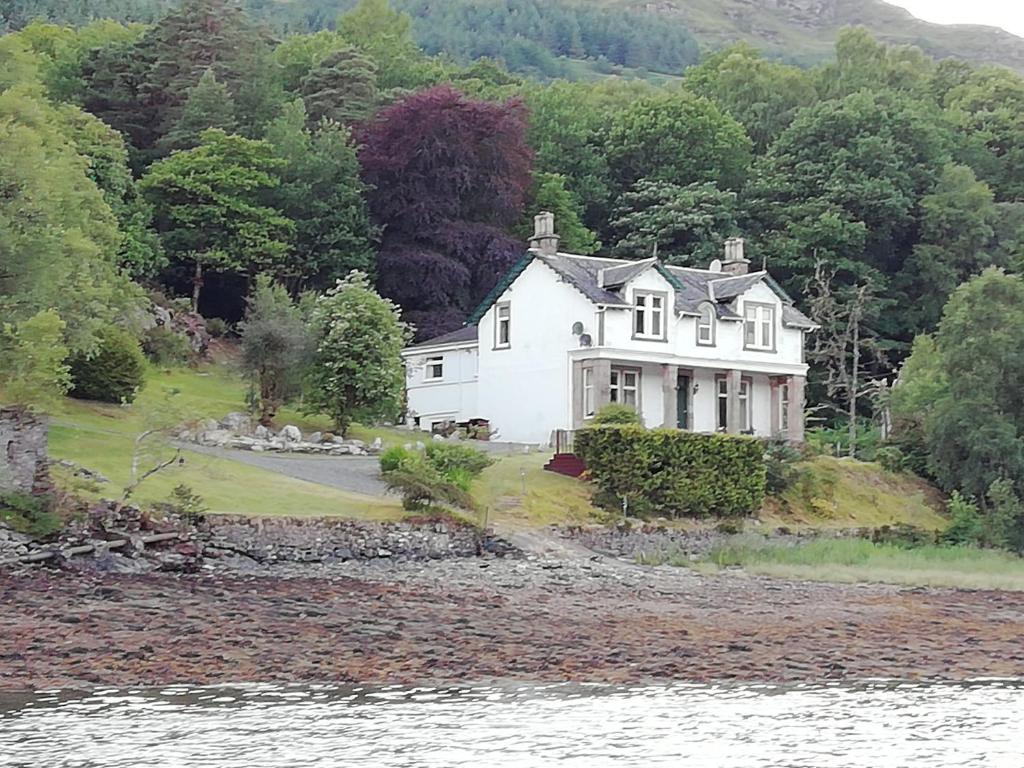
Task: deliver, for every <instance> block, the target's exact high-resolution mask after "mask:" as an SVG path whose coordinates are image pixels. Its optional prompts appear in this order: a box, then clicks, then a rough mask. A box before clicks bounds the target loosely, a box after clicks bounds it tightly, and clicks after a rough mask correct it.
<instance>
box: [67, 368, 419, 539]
mask: <svg viewBox="0 0 1024 768" xmlns="http://www.w3.org/2000/svg"><path fill="white" fill-rule="evenodd" d="M241 410H245V387H244V384H243V383H242V382H241V381H240V380H239V379H238V377H237V376H236V375H235V374H234V373H233V372H232V371H231V369H230V368H228V367H227V366H225V365H211V366H208V367H205V368H203V369H201V370H190V369H179V370H173V371H161V370H156V369H152V370H150V371H149V373H148V375H147V382H146V386H145V388H144V389H143V391H142V392H141V393H140V395H139V398H138V400H137V401H136V402H135V403H134V404H133V405H131V406H128V407H122V406H114V405H103V404H99V403H89V402H83V401H78V400H71V399H68V400H65V401H64V402H63V403H62V404H61V406H60V407H59V408H58V409H56V411H55V412H54V413H53V415H52V417H51V427H50V452H51V455H52V456H53V458H55V459H69V460H71V461H74V462H76V463H78V464H81V465H82V466H84V467H88V468H89V469H91V470H94V471H97V472H100V473H102V474H104V475H106V476H107V477H108V478H110V480H111V482H110V483H107V484H104V485H102V486H98V487H96V488H84V489H83V488H79V490H81V491H84V493H85V495H88V496H93V497H99V496H108V497H109V496H118V495H120V491H121V489H122V488H123V487H124V486H125V485H127V483H128V478H129V473H130V466H131V455H132V448H133V442H134V440H135V437H136V435H138V434H139V433H140V432H142V431H143V430H144V429H145V428H146V426H147V424H148V423H150V421H151V420H152V419H154V418H157V417H158V415H159V414H161V413H162V412H165V411H173V413H174V414H180V415H181V416H182V417H183V418H189V419H203V418H216V419H219V418H221V417H223V416H224V415H225V414H227V413H229V412H230V411H241ZM280 421H281V423H282V424H284V423H295V424H298V425H299V426H301V427H302V428H303V429H306V430H308V429H312V428H316V427H317V426H320V425H319V424H318V423H317V420H316V419H308V418H301V417H300V416H299V414H297V413H296V412H294V411H291V412H285V413H282V414H281V419H280ZM172 453H173V451H171V450H170V449H169V448H164V449H162V450H161V452H160V455H161V456H163V457H166V456H169V455H171V454H172ZM183 456H184V458H185V463H184V464H183V465H181V466H175V467H173V468H170V469H167V470H164V471H162V472H160V473H159V474H156V475H154V476H152V477H150V478H149V479H148V480H146V481H145V482H144V483H143V484H142V485H141V486H140V488H139V489H138V491H137V492H136V494H135V499H136V500H137V501H139V502H155V501H164V500H166V499H167V498H168V496H169V494H170V491H171V489H172V488H173V487H174V486H176V485H178V484H179V483H184V484H186V485H189V486H191V487H192V489H193V490H194V491H195V492H196V493H198V494H199V495H200V496H202V497H203V500H204V501H205V503H206V505H207V506H208V507H209V509H210V511H211V512H216V513H232V514H248V515H342V516H345V517H357V518H372V519H395V518H399V517H401V515H402V510H401V508H400V506H399V504H398V503H397V502H395V501H392V500H390V499H380V498H377V497H372V496H363V495H360V494H355V493H348V492H345V491H341V490H339V489H335V488H329V487H326V486H322V485H317V484H315V483H307V482H304V481H301V480H294V479H292V478H289V477H285V476H284V475H280V474H277V473H274V472H267V471H265V470H261V469H259V468H256V467H251V466H248V465H245V464H241V463H239V462H235V461H231V460H228V459H220V458H214V457H210V456H205V455H200V454H197V453H191V452H188V451H186V452H183ZM143 466H145V465H143Z"/></svg>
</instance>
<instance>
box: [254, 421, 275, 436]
mask: <svg viewBox="0 0 1024 768" xmlns="http://www.w3.org/2000/svg"><path fill="white" fill-rule="evenodd" d="M252 436H253V437H255V438H256V439H257V440H269V439H270V438H272V437H273V436H274V433H273V432H271V431H270V430H269V429H267V428H266V427H264V426H263V425H262V424H260V425H258V426H257V427H256V429H254V430H253V432H252Z"/></svg>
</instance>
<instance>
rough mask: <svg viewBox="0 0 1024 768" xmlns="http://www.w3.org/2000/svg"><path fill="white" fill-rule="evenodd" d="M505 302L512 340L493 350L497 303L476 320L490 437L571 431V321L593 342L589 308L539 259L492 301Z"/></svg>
mask: <svg viewBox="0 0 1024 768" xmlns="http://www.w3.org/2000/svg"><path fill="white" fill-rule="evenodd" d="M503 302H509V305H510V307H511V320H512V324H511V334H510V340H511V344H510V346H509V348H508V349H495V348H494V341H495V333H494V323H495V318H496V307H497V304H495V305H494V306H492V307H491V308H490V309H489V310H488V311H487V312H486V314H484V316H483V317H482V318H481V319H480V324H479V328H480V331H479V339H480V376H479V380H478V382H479V383H478V390H477V391H478V404H479V410H480V414H481V417H482V418H486V419H488V420H489V421H490V423H491V428H492V430H497V433H498V434H497V436H496V438H495V439H497V440H500V441H507V442H521V443H538V444H545V445H546V444H547V443H548V441H549V440H550V438H551V431H552V430H555V429H571V427H572V397H571V391H572V387H571V381H570V365H569V350H572V349H578V348H579V346H580V345H579V339H578V338H577V337H576V336H575V335H574V334H573V333H572V327H573V324H574V323H575V322H581V323H583V326H584V331H585V332H586V333H589V334H591V336H593V337H594V339H595V341H596V338H597V326H596V320H595V312H596V307H595V306H594V305H593V304H591V303H590V301H588V300H587V299H586V298H585V297H584V296H583V294H581V293H580V292H579V291H577V290H576V289H575V288H573V287H572V286H571V285H569V284H568V283H566V282H563V281H562V279H561V278H560V277H559V276H558V274H557V273H555V272H554V271H553V270H552V269H551V268H550V267H548V266H547V265H545V264H544V263H543V262H542V261H539V260H535V261H532V262H531V263H530V264H529V265H528V266H527V267H526V269H525V270H523V272H522V274H521V275H519V277H518V278H517V279H516V280H515V282H514V283H513V284H512V285H511V286H510V287H509V288H508V289H507V290H506V291H505V293H504V294H502V296H501V297H500V298H499V299H498V303H503Z"/></svg>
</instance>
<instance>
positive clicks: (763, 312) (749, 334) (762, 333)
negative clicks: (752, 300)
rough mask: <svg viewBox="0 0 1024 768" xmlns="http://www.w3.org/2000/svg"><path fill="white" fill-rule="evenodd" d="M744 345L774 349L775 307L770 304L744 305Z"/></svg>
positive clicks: (753, 347)
mask: <svg viewBox="0 0 1024 768" xmlns="http://www.w3.org/2000/svg"><path fill="white" fill-rule="evenodd" d="M743 346H744V347H746V348H747V349H764V350H772V351H774V349H775V307H773V306H771V305H768V304H746V305H744V309H743Z"/></svg>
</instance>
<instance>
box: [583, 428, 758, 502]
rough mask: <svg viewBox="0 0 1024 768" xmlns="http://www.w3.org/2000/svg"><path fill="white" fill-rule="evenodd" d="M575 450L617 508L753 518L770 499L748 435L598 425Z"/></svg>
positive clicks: (755, 446) (604, 497) (601, 498)
mask: <svg viewBox="0 0 1024 768" xmlns="http://www.w3.org/2000/svg"><path fill="white" fill-rule="evenodd" d="M576 452H577V454H579V456H580V458H581V459H583V461H584V462H585V463H586V465H587V470H588V472H589V474H590V477H591V478H592V479H593V480H594V482H595V483H597V486H598V488H599V489H600V491H601V494H599V495H598V497H597V499H598V500H599V501H603V502H604V503H605V504H606V505H608V506H609V507H611V506H613V504H612V500H615V501H617V502H618V503H617V504H615V505H614V506H615V508H616V509H618V508H619V507H620V506H621V500H622V499H623V498H625V499H626V500H627V502H628V505H629V510H630V512H631V513H636V514H643V515H651V514H654V515H660V516H663V517H680V516H690V517H707V516H712V515H717V516H722V517H726V516H740V515H749V514H752V513H754V512H756V511H757V510H759V509H760V508H761V503H762V502H763V501H764V493H765V474H766V469H765V459H764V448H763V446H762V444H761V443H760V442H759V441H757V440H754V439H752V438H749V437H739V436H734V435H717V434H715V435H705V434H697V433H694V432H682V431H679V430H675V429H652V430H645V429H643V428H641V427H638V426H599V427H593V428H590V429H582V430H580V431H579V432H577V433H576Z"/></svg>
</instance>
